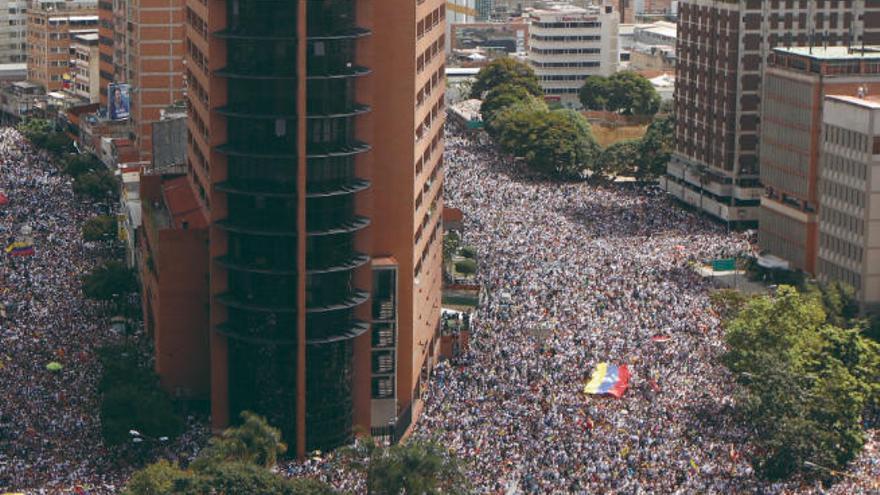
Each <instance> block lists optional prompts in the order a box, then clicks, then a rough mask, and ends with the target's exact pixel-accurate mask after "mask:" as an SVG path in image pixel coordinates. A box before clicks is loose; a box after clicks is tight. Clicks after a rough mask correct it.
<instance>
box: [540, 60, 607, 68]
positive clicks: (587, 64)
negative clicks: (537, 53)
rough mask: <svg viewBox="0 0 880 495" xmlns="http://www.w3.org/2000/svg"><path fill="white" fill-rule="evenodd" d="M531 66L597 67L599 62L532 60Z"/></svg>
mask: <svg viewBox="0 0 880 495" xmlns="http://www.w3.org/2000/svg"><path fill="white" fill-rule="evenodd" d="M532 67H537V68H544V69H550V68H583V67H599V62H596V61H587V62H536V61H534V60H532Z"/></svg>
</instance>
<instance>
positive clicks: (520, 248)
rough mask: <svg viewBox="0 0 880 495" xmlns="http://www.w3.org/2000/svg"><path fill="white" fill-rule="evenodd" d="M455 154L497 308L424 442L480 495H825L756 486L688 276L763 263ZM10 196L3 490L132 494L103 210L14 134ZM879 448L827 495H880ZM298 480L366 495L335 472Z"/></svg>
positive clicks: (452, 164) (474, 323) (446, 377)
mask: <svg viewBox="0 0 880 495" xmlns="http://www.w3.org/2000/svg"><path fill="white" fill-rule="evenodd" d="M446 148H447V150H446V184H445V188H444V189H445V191H446V202H447V204H448V205H450V206H455V207H458V208H461V209H462V210H463V211H464V213H465V222H464V223H465V228H464V231H463V238H464V242H465V244H468V245H471V246H473V247H475V248H476V250H477V253H478V260H479V274H478V280H479V281H480V282H481V283H482V284H483V286H484V289H485V290H484V297H483V301H482V304H481V306H480V307H479V308H478V309H477V312H476V314H475V315H474V316H473V318H471V319H470V321H469V324H470V328H471V331H472V336H471V341H470V342H471V344H470V345H471V347H470V349H469V351H468V352H466V353H465V354H464V355H463V356H462V357H461V358H459V359H457V360H455V361H452V362H444V363H441V364H440V365H439V366H438V367H437V368H436V369H435V372H434V375H433V377H432V380H431V383H430V386H429V389H428V392H427V394H426V395H425V397H424V401H425V402H424V405H425V407H424V412H423V414H422V416H421V419H420V421H419V422H418V424H417V425H416V426H415V429H414V435H415V436H416V437H423V438H433V439H436V440H439V441H440V442H441V443H443V444H445V445H447V446H449V447H450V448H451V449H452V450H453V451H454V452H455V454H457V456H459V457H460V458H461V459H462V460H463V461H464V462H465V465H466V466H467V471H468V478H469V479H471V480H472V483H473V488H474V491H475V492H477V493H627V494H637V493H701V494H702V493H810V492H813V491H815V490H817V489H816V488H815V487H813V486H802V485H800V484H798V482H790V483H788V484H774V485H770V484H766V483H762V482H760V481H759V480H757V478H756V477H755V476H754V473H753V472H752V470H751V468H750V466H749V463H748V460H747V458H748V455H749V454H750V452H748V447H747V444H746V442H745V441H744V439H745V432H744V431H742V430H741V429H740V427H739V426H737V424H736V423H735V422H733V421H732V420H731V416H730V412H731V406H732V397H731V393H732V390H731V387H732V384H731V380H730V377H729V376H728V375H727V374H726V373H725V371H724V369H723V367H722V366H721V365H720V364H719V363H718V360H717V358H718V356H719V354H720V353H721V352H722V329H721V328H720V326H719V323H720V322H719V319H718V317H717V315H716V314H715V313H714V312H713V311H712V308H711V307H710V303H709V300H708V297H707V296H708V292H709V289H710V287H709V286H708V284H707V283H706V282H705V281H704V280H702V279H701V278H700V277H699V276H698V275H697V274H696V273H695V272H694V271H693V270H692V269H691V268H690V266H689V264H690V262H691V261H695V260H706V259H710V258H717V257H726V256H731V255H734V254H736V253H740V252H743V251H748V250H750V249H752V246H751V245H750V243H749V242H748V240H747V238H746V237H745V236H744V235H741V234H735V233H727V232H726V230H725V229H724V227H723V226H719V225H717V224H714V223H712V222H711V221H709V220H706V219H704V218H702V217H699V216H697V215H695V214H692V213H689V212H686V211H684V210H682V209H681V208H679V207H677V206H675V205H673V204H671V203H670V200H669V199H667V198H666V196H665V195H663V194H661V193H658V192H656V191H654V190H651V189H638V188H630V189H628V188H623V187H620V186H609V187H602V186H596V185H588V184H583V183H578V184H575V183H572V184H553V183H547V182H542V181H541V180H536V179H534V178H530V177H527V176H526V175H525V174H523V173H519V172H515V171H514V170H515V166H514V164H512V163H509V162H507V161H506V160H505V159H504V158H503V157H500V156H498V155H497V154H496V153H495V152H494V151H493V149H492V148H490V147H487V146H484V145H481V144H478V143H476V142H474V141H471V140H469V139H468V138H467V137H466V136H464V135H462V134H459V133H458V132H456V131H454V130H451V131H450V132H449V133H448V134H447V143H446ZM0 192H2V193H3V194H5V195H6V196H7V197H8V199H9V202H8V203H7V204H5V205H2V206H0V234H2V239H3V242H5V243H6V244H8V243H11V242H13V241H14V240H16V239H17V238H18V237H19V235H20V234H19V233H20V232H21V230H22V227H24V226H27V227H28V229H30V230H32V237H33V243H34V246H35V253H34V254H33V255H32V256H24V257H14V258H12V257H7V256H5V255H4V256H3V258H2V259H0V302H2V304H3V305H4V308H5V313H3V312H0V394H2V399H0V491H6V490H13V491H15V490H19V491H21V490H24V491H26V492H27V493H35V494H56V493H58V494H60V493H78V492H79V491H77V487H83V489H84V492H85V493H89V494H103V493H108V494H109V493H118V492H119V491H120V489H121V486H122V484H123V483H124V480H125V479H126V477H127V476H128V475H129V474H130V473H131V469H132V468H131V466H130V465H126V464H125V462H126V459H125V458H124V457H120V456H118V455H116V454H118V452H114V451H111V450H108V449H105V448H103V447H102V442H101V438H100V422H99V418H98V416H97V411H98V397H97V393H96V384H97V380H98V374H99V372H100V370H99V368H100V366H99V365H98V362H97V359H96V356H95V350H96V349H97V348H98V347H100V346H102V345H105V344H108V343H111V342H114V341H115V340H116V339H119V338H120V336H118V335H115V334H114V333H113V331H112V330H111V329H110V325H109V324H108V321H107V319H106V316H107V315H106V314H105V313H104V312H102V311H101V310H100V308H98V307H97V306H96V305H95V304H94V303H92V302H90V301H88V300H85V299H84V298H83V296H82V292H81V290H80V287H79V285H80V277H81V276H82V275H83V274H85V273H87V272H88V271H89V270H90V269H91V268H92V267H93V266H94V265H95V264H96V263H98V262H99V258H100V257H101V255H102V254H101V253H102V252H101V249H100V247H99V246H95V245H90V244H88V243H84V242H83V241H82V237H81V227H82V223H83V222H84V221H85V220H86V219H87V218H89V217H90V216H92V215H94V214H96V213H97V212H98V209H97V207H96V206H95V205H91V204H88V203H85V202H82V201H80V200H78V199H77V198H75V197H74V196H73V192H72V188H71V181H70V179H69V178H68V177H65V176H64V175H62V174H60V173H59V171H58V169H57V167H56V166H55V165H54V164H53V163H52V160H51V159H50V157H49V156H47V155H46V154H44V153H42V152H38V151H35V150H34V149H33V148H31V147H30V145H28V144H27V142H26V141H25V140H24V139H23V138H22V137H21V136H20V135H19V134H18V133H17V132H16V131H14V130H11V129H2V130H0ZM6 244H4V247H5V245H6ZM51 361H56V362H59V363H61V364H62V365H63V369H62V370H61V371H60V372H50V371H49V370H47V369H46V364H47V363H48V362H51ZM600 362H609V363H614V364H627V365H628V367H629V370H630V371H631V373H632V378H631V380H630V386H629V390H628V391H627V392H626V393H625V395H624V396H623V397H622V398H621V399H619V400H618V399H613V398H609V397H600V396H591V395H586V394H584V393H583V388H584V384H585V382H586V381H587V380H588V379H589V377H590V374H591V372H592V370H593V369H594V368H595V367H596V365H597V364H598V363H600ZM193 431H196V432H198V431H201V432H202V433H201V435H199V434H193V433H188V434H187V435H185V436H184V438H183V439H182V440H180V441H178V442H176V443H175V444H173V445H169V446H168V449H167V452H168V453H169V454H170V453H171V452H174V453H175V455H173V456H172V457H177V456H178V455H183V456H184V457H192V455H194V454H195V451H196V450H197V449H198V445H199V444H200V443H202V442H201V441H202V440H203V439H204V430H203V429H201V430H200V428H199V427H195V428H191V429H190V432H193ZM878 441H880V438H878V436H877V435H876V433H872V437H871V441H870V442H869V444H868V446H867V447H866V449H865V452H864V453H863V455H862V456H860V458H859V460H858V461H857V462H855V463H854V465H853V466H852V467H851V469H850V470H849V473H848V476H847V477H845V479H843V480H842V481H841V482H840V483H838V484H837V485H835V486H834V487H833V488H832V489H831V490H830V493H837V494H844V493H845V494H868V493H880V485H878V483H880V482H878V480H880V455H878V454H880V452H878ZM283 472H284V473H286V474H287V475H289V476H313V477H317V478H319V479H322V480H325V481H328V482H330V483H331V484H333V485H334V486H335V487H336V488H339V489H342V490H345V491H348V492H350V493H360V492H362V491H363V488H364V485H363V478H362V477H361V476H359V475H358V474H357V473H354V472H351V471H349V470H347V469H345V468H344V467H343V466H341V465H340V464H339V463H336V462H334V461H333V457H332V456H331V457H325V458H321V459H319V458H315V459H310V460H307V461H305V462H304V463H294V464H289V465H287V466H285V469H284V470H283ZM817 493H818V491H817ZM826 493H827V492H826Z"/></svg>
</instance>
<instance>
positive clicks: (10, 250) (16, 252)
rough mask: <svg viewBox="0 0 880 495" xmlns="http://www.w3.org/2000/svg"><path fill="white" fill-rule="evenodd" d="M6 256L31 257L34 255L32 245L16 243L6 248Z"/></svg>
mask: <svg viewBox="0 0 880 495" xmlns="http://www.w3.org/2000/svg"><path fill="white" fill-rule="evenodd" d="M6 254H8V255H9V256H31V255H33V254H34V245H33V244H31V243H29V242H21V241H16V242H13V243H12V244H10V245H8V246H6Z"/></svg>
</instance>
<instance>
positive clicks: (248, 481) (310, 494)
mask: <svg viewBox="0 0 880 495" xmlns="http://www.w3.org/2000/svg"><path fill="white" fill-rule="evenodd" d="M242 419H243V423H242V425H240V426H235V427H231V428H227V429H226V431H224V432H223V434H222V435H221V436H220V437H215V438H212V439H211V442H210V444H209V445H208V447H206V448H205V449H203V450H202V452H200V453H199V456H198V457H197V458H196V460H195V461H193V463H192V464H190V467H189V469H188V470H181V469H180V468H178V467H177V466H175V465H173V464H170V463H168V462H167V461H159V462H157V463H154V464H152V465H150V466H148V467H146V468H144V469H142V470H140V471H138V472H137V473H135V474H134V475H133V476H132V478H131V480H130V481H129V483H128V485H127V486H126V490H125V492H124V494H125V495H204V494H207V493H217V494H226V495H276V494H277V495H332V494H334V493H335V492H334V491H333V489H332V488H330V487H329V486H328V485H326V484H324V483H321V482H319V481H316V480H311V479H295V480H289V479H285V478H283V477H281V476H280V475H278V474H276V473H274V472H273V471H272V470H273V469H274V467H275V462H276V461H277V456H278V455H280V454H282V453H284V451H285V450H286V446H284V444H283V443H282V442H281V440H280V435H281V434H280V432H279V431H278V430H277V429H276V428H273V427H271V426H270V425H268V424H267V423H266V420H265V419H263V418H262V417H259V416H256V415H254V414H252V413H248V412H244V413H242Z"/></svg>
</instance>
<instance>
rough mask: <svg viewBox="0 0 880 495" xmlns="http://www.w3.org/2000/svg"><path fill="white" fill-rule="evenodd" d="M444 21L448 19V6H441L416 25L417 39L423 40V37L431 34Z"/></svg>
mask: <svg viewBox="0 0 880 495" xmlns="http://www.w3.org/2000/svg"><path fill="white" fill-rule="evenodd" d="M444 19H446V4H443V5H440V7H438V8H436V9H434V11H433V12H430V13H428V15H426V16H425V17H424V18H423V19H422V20H420V21H419V22H418V24H416V39H422V36H424V35H426V34H428V33H430V32H431V30H433V29H434V28H435V27H437V26H439V25H440V23H441V22H442V21H443V20H444Z"/></svg>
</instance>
